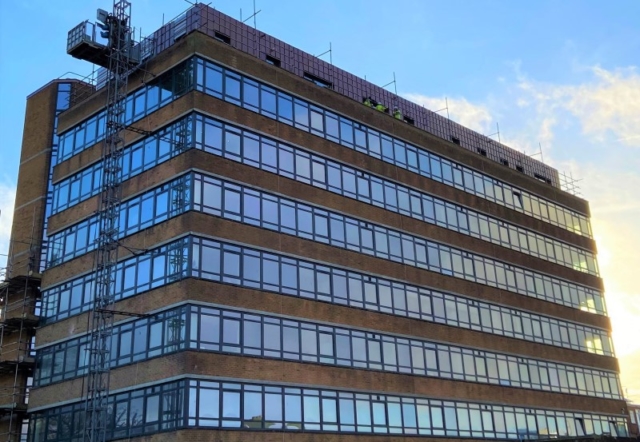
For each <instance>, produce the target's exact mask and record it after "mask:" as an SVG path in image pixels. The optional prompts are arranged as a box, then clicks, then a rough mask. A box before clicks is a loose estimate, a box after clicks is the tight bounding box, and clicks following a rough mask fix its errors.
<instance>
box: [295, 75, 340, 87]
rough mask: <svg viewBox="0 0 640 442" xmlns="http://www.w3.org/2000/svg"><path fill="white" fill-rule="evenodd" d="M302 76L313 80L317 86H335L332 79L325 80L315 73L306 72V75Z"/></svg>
mask: <svg viewBox="0 0 640 442" xmlns="http://www.w3.org/2000/svg"><path fill="white" fill-rule="evenodd" d="M302 78H304V79H305V80H309V81H311V82H312V83H314V84H315V85H316V86H320V87H325V88H327V89H332V88H333V84H332V83H331V82H330V81H327V80H323V79H322V78H320V77H317V76H315V75H313V74H310V73H308V72H305V73H304V75H303V76H302Z"/></svg>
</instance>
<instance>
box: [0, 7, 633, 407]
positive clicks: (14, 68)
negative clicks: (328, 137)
mask: <svg viewBox="0 0 640 442" xmlns="http://www.w3.org/2000/svg"><path fill="white" fill-rule="evenodd" d="M256 1H257V9H259V10H261V12H260V13H259V14H258V16H257V22H258V27H259V28H260V29H261V30H263V31H265V32H267V33H268V34H271V35H274V36H276V37H278V38H280V39H282V40H284V41H286V42H288V43H290V44H293V45H294V46H297V47H299V48H301V49H303V50H305V51H307V52H310V53H313V54H320V53H322V52H325V51H326V50H327V49H328V48H329V42H331V43H332V47H333V62H334V63H335V64H336V65H338V66H339V67H341V68H343V69H346V70H348V71H350V72H353V73H355V74H357V75H359V76H366V77H367V79H368V80H370V81H372V82H374V83H376V84H380V85H382V84H386V83H388V82H390V81H391V80H392V79H393V73H394V72H395V74H396V78H397V88H398V92H399V93H400V94H402V95H405V96H407V97H409V98H410V99H412V100H414V101H416V102H419V103H422V104H424V105H425V106H426V107H427V108H430V109H432V110H436V109H440V108H442V107H444V98H445V97H447V98H448V101H449V111H450V115H451V117H452V118H453V119H455V120H457V121H459V122H461V123H462V124H465V125H467V126H469V127H471V128H473V129H475V130H478V131H480V132H482V133H485V134H489V133H494V132H495V127H496V123H499V124H500V137H501V140H502V141H503V142H505V143H506V144H508V145H510V146H512V147H514V148H516V149H519V150H521V151H525V152H527V153H529V154H534V153H536V152H538V151H539V150H540V147H539V146H541V147H542V155H540V154H537V157H536V158H541V156H542V158H544V161H545V162H547V163H549V164H551V165H552V166H554V167H557V168H558V169H559V170H562V171H565V172H570V173H571V174H572V175H573V176H574V177H576V178H581V181H579V185H580V187H581V192H582V194H583V195H584V197H585V198H587V199H588V200H589V201H590V203H591V210H592V215H593V220H592V224H593V230H594V232H595V235H596V239H597V241H598V248H599V263H600V267H601V270H602V273H603V276H604V278H605V286H606V288H607V299H608V306H609V311H610V315H611V317H612V321H613V324H614V325H613V327H614V342H615V347H616V351H617V354H618V356H619V357H620V363H621V367H622V380H623V385H624V386H625V387H626V388H627V389H628V393H629V396H631V397H632V398H633V399H635V400H636V401H637V402H640V333H639V332H638V331H637V323H638V322H640V286H639V285H638V284H637V277H636V271H637V270H636V269H637V268H640V256H639V255H638V254H637V253H636V251H637V250H640V232H639V229H638V226H640V223H639V222H638V221H637V220H638V219H640V197H638V194H637V189H640V66H639V65H640V59H639V58H638V54H640V22H638V17H640V2H638V1H637V0H617V1H615V2H602V1H596V0H581V1H576V0H563V1H557V0H538V1H535V2H523V1H497V0H466V1H462V0H438V1H435V0H413V1H401V0H398V1H396V2H390V1H388V0H387V1H381V0H366V1H365V0H324V1H313V2H312V1H300V0H295V1H294V0H256ZM211 4H212V6H214V7H216V8H217V9H219V10H221V11H222V12H224V13H227V14H229V15H231V16H233V17H236V18H239V16H240V9H242V11H243V16H244V17H245V18H246V17H248V16H249V15H250V14H251V12H252V9H253V1H252V0H237V1H230V0H225V1H222V0H216V1H213V2H212V3H211ZM98 7H101V8H103V9H110V8H111V4H110V1H109V0H101V1H96V0H84V1H79V0H74V1H71V0H56V1H54V2H52V1H48V0H13V1H3V2H0V55H1V58H0V60H1V61H0V76H1V78H3V82H2V83H0V97H1V99H0V130H1V131H2V134H3V137H2V139H1V140H0V158H1V160H2V165H3V167H2V168H1V169H0V209H1V210H2V215H1V216H0V254H2V253H6V250H7V247H8V243H7V239H8V235H9V230H10V227H9V226H10V215H11V210H12V208H13V195H14V192H15V185H16V180H17V169H18V163H19V154H20V145H21V139H22V125H23V122H24V108H25V97H26V96H27V95H28V94H29V93H31V92H33V91H34V90H36V89H37V88H39V87H40V86H42V85H44V84H46V83H47V82H48V81H49V80H51V79H53V78H57V77H59V76H61V75H63V74H65V73H66V72H69V71H71V72H76V73H79V74H82V75H86V74H88V73H89V72H90V71H91V66H90V65H88V64H87V63H84V62H81V61H78V60H75V59H72V58H71V57H70V56H67V55H66V52H65V45H66V36H67V31H68V30H69V29H71V28H72V27H73V26H75V25H76V24H78V23H79V22H80V21H82V20H84V19H91V20H93V19H94V17H95V10H96V8H98ZM187 7H189V4H188V3H186V2H185V1H182V0H153V1H152V0H133V23H134V25H135V26H136V27H137V28H141V29H142V32H143V34H149V33H151V32H152V31H153V30H155V29H156V28H158V27H159V26H160V25H161V24H162V22H163V14H164V20H165V21H168V20H170V19H171V18H173V17H175V16H177V15H178V14H179V13H180V12H182V11H183V10H185V9H186V8H187ZM324 58H325V59H327V60H328V56H325V57H324ZM2 266H4V259H3V256H1V255H0V267H2Z"/></svg>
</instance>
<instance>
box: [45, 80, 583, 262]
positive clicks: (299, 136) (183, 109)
mask: <svg viewBox="0 0 640 442" xmlns="http://www.w3.org/2000/svg"><path fill="white" fill-rule="evenodd" d="M192 110H199V111H201V112H203V113H205V114H211V115H212V116H213V117H217V115H224V116H225V119H226V120H228V121H230V122H231V123H232V124H237V125H239V126H242V127H247V128H249V129H252V130H255V129H254V128H259V129H260V131H259V132H261V133H263V134H265V135H267V136H272V137H274V138H277V139H280V140H282V141H284V142H288V143H290V144H293V145H297V146H300V147H302V148H304V149H308V150H311V151H315V152H317V153H319V154H321V155H324V156H327V157H330V158H334V159H336V160H338V161H340V162H343V163H347V164H350V165H353V166H354V167H357V168H359V169H364V170H366V171H368V172H371V173H373V174H376V175H380V176H382V177H384V178H388V179H390V180H393V181H397V182H399V183H402V184H405V185H408V186H410V187H414V188H416V189H419V190H422V191H425V192H427V193H430V194H433V195H434V196H437V197H440V198H442V199H445V200H448V201H451V202H453V203H456V204H460V205H462V206H466V207H470V208H473V210H476V211H480V212H483V213H486V214H487V215H490V216H493V217H497V218H499V219H504V220H505V221H507V222H510V223H513V224H516V225H519V226H522V227H524V228H526V229H529V230H533V231H537V232H539V233H541V234H543V235H547V236H551V237H554V238H557V239H559V240H561V241H565V242H567V243H569V244H573V245H576V246H578V247H581V248H585V249H587V250H590V251H592V252H593V253H595V242H594V241H593V240H591V239H589V238H586V237H583V236H580V235H577V234H575V233H572V232H569V231H568V230H565V229H563V228H560V227H557V226H554V225H552V224H549V223H546V222H544V221H541V220H539V219H536V218H533V217H530V216H527V215H525V214H523V213H520V212H517V211H515V210H512V209H509V208H507V207H505V206H502V205H499V204H497V203H494V202H491V201H489V200H487V199H484V198H480V197H478V196H475V195H472V194H470V193H468V192H465V191H462V190H459V189H456V188H454V187H451V186H448V185H446V184H444V183H439V182H437V181H434V180H430V179H428V178H426V177H423V176H421V175H418V174H416V173H413V172H410V171H408V170H405V169H402V168H400V167H397V166H394V165H392V164H390V163H387V162H384V161H382V160H378V159H376V158H373V157H371V156H369V155H366V154H364V153H360V152H357V151H355V150H352V149H348V148H345V147H344V146H341V145H339V144H336V143H333V142H331V141H328V140H325V139H323V138H320V137H317V136H314V135H312V134H309V133H307V132H304V131H301V130H298V129H295V128H293V127H291V126H289V125H287V124H284V123H279V122H277V121H274V120H272V119H270V118H267V117H264V116H262V115H259V114H256V113H255V112H251V111H248V110H246V109H243V108H241V107H238V106H235V105H233V104H230V103H227V102H224V101H222V100H219V99H217V98H215V97H211V96H208V95H205V94H203V93H201V92H197V91H192V92H189V93H187V94H185V95H184V96H182V97H180V98H178V99H177V100H175V101H174V102H172V103H170V104H168V105H167V106H165V107H163V108H161V109H159V110H157V111H155V112H154V113H152V114H151V115H149V116H148V117H146V118H144V119H142V120H141V121H139V122H136V123H135V124H134V126H136V127H140V128H145V130H149V131H153V130H156V129H158V128H161V127H164V126H166V125H167V124H168V123H170V122H171V121H174V120H176V119H177V118H179V117H180V116H182V115H185V114H186V113H188V112H189V111H192ZM141 138H142V137H141V136H140V135H139V134H137V133H132V132H128V133H127V135H126V136H125V140H126V142H127V143H134V142H136V141H138V140H139V139H141ZM101 154H102V142H99V143H97V144H95V145H94V146H92V147H90V148H89V149H86V150H84V151H82V152H80V153H79V154H78V155H75V156H73V157H71V158H70V159H68V160H66V161H64V162H62V163H60V164H58V165H57V166H56V167H55V168H54V180H53V181H54V183H55V182H58V181H59V180H61V179H63V178H65V177H67V176H69V175H72V174H73V173H75V172H78V171H80V170H82V169H84V168H85V167H87V166H88V165H90V164H92V163H94V162H95V161H98V160H99V159H100V156H101ZM62 213H64V212H62ZM56 216H60V214H58V215H56ZM53 218H55V216H54V217H53ZM576 273H580V272H576Z"/></svg>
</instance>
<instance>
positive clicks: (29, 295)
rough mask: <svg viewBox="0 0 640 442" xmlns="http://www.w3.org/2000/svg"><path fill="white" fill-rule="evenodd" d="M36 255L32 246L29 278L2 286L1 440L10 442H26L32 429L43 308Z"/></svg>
mask: <svg viewBox="0 0 640 442" xmlns="http://www.w3.org/2000/svg"><path fill="white" fill-rule="evenodd" d="M36 253H37V251H36V250H34V248H33V247H30V250H29V258H28V260H29V262H28V272H27V273H26V275H18V276H14V277H9V278H7V279H6V280H5V281H4V282H3V283H1V284H0V299H1V300H2V307H0V422H2V424H3V425H2V427H0V428H2V429H3V430H2V431H1V432H0V440H6V441H7V442H17V441H21V440H24V438H25V437H26V434H27V429H28V418H27V405H28V403H29V390H30V388H31V386H32V385H33V370H34V367H35V352H34V344H35V329H36V327H37V326H38V321H39V316H40V305H41V298H40V278H39V277H36V276H34V275H33V270H34V267H35V265H34V264H35V256H36ZM7 273H8V274H10V272H7Z"/></svg>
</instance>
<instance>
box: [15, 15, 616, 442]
mask: <svg viewBox="0 0 640 442" xmlns="http://www.w3.org/2000/svg"><path fill="white" fill-rule="evenodd" d="M151 37H152V38H151V40H150V41H152V42H153V51H152V52H153V55H152V56H151V57H149V58H148V60H146V61H145V63H144V66H143V69H138V70H137V71H135V72H133V73H132V74H131V76H130V78H129V93H128V96H127V100H126V116H125V119H126V124H127V125H128V127H129V130H127V132H126V137H125V147H124V149H123V150H122V159H121V163H120V164H121V175H122V184H121V189H122V202H121V204H120V207H119V214H120V216H119V221H118V226H119V233H118V238H119V241H120V251H119V262H118V265H117V269H116V272H115V274H116V283H115V287H116V289H115V297H116V303H115V305H114V310H116V311H118V312H121V313H122V314H121V315H118V316H116V321H115V324H114V328H113V336H112V339H111V345H110V347H111V348H110V360H111V366H110V395H111V396H110V398H111V399H110V402H109V403H110V405H109V407H108V410H107V414H108V416H109V428H108V430H107V438H108V439H110V440H115V439H123V438H138V437H143V436H147V435H155V436H154V440H186V439H191V440H230V441H231V440H238V441H239V440H261V441H272V440H273V441H275V440H282V438H283V433H285V434H286V437H287V440H292V441H293V440H296V441H297V440H299V441H316V440H345V441H351V440H353V441H355V440H370V439H371V438H372V437H374V436H375V437H377V436H380V435H385V437H386V439H384V440H395V439H396V437H397V439H398V440H400V439H403V440H414V439H415V440H418V438H420V439H423V438H429V437H446V438H452V439H523V438H541V439H546V438H552V437H558V436H582V435H589V434H612V435H615V436H626V435H627V428H628V423H627V419H628V413H627V411H626V409H625V401H624V400H623V397H622V391H621V386H620V381H619V376H618V370H619V369H618V364H617V361H616V359H615V356H614V351H613V346H612V343H611V338H610V321H609V318H608V317H607V315H606V308H605V303H604V298H603V283H602V280H601V278H600V277H599V273H598V268H597V263H596V246H595V242H594V240H593V237H592V234H591V229H590V225H589V207H588V203H587V202H586V201H584V200H583V199H580V198H578V197H575V196H573V195H571V194H569V193H567V192H564V191H563V190H561V189H560V184H559V177H558V173H557V172H556V171H555V170H553V169H552V168H550V167H548V166H545V165H544V164H542V163H540V162H538V161H536V160H533V159H531V158H529V157H526V156H525V155H523V154H521V153H519V152H517V151H515V150H512V149H510V148H508V147H507V146H503V145H501V144H500V143H497V142H495V141H494V140H491V139H490V138H487V137H484V136H482V135H480V134H477V133H475V132H473V131H471V130H469V129H466V128H464V127H462V126H459V125H457V124H455V123H453V122H450V121H448V120H446V119H445V118H443V117H441V116H439V115H438V114H435V113H433V112H430V111H427V110H425V109H423V108H422V107H420V106H418V105H416V104H414V103H411V102H408V101H406V100H404V99H403V98H401V97H398V96H396V95H393V94H391V93H390V92H388V91H386V90H384V89H381V88H379V87H376V86H374V85H372V84H370V83H368V82H366V81H365V80H362V79H359V78H357V77H355V76H354V75H352V74H349V73H347V72H345V71H342V70H340V69H339V68H336V67H335V66H332V65H330V64H328V63H326V62H324V61H322V60H319V59H318V58H315V57H313V56H311V55H309V54H306V53H304V52H302V51H300V50H299V49H296V48H293V47H291V46H289V45H287V44H285V43H283V42H281V41H279V40H277V39H275V38H273V37H271V36H268V35H265V34H264V33H261V32H260V31H256V30H254V29H253V28H250V27H247V26H246V25H244V24H242V23H240V22H238V21H236V20H234V19H232V18H230V17H228V16H225V15H224V14H222V13H220V12H219V11H215V10H214V9H212V8H210V7H208V6H205V5H202V4H198V5H195V6H194V7H193V8H191V9H190V10H189V11H188V12H187V13H186V14H185V15H183V16H181V17H179V18H178V19H177V20H175V21H173V22H170V23H168V24H167V25H164V26H163V27H162V28H161V29H159V30H158V31H157V32H156V33H154V34H153V35H152V36H151ZM105 81H107V80H105ZM101 86H104V85H98V87H97V88H91V87H90V86H88V85H86V84H84V83H82V82H76V81H63V80H58V81H55V82H52V83H51V84H49V85H47V86H46V87H45V88H43V89H42V90H41V91H38V92H37V93H35V94H34V95H32V96H31V97H30V98H29V99H28V102H27V103H28V104H27V119H26V125H25V135H24V137H25V138H24V139H25V143H24V147H23V160H22V162H21V168H20V178H19V186H18V201H17V202H16V217H15V221H14V229H13V237H12V238H13V240H14V242H13V244H23V243H27V241H26V240H25V238H27V237H29V234H28V232H27V231H26V229H27V227H29V228H31V226H36V228H35V229H33V230H34V231H35V234H33V233H30V235H31V236H30V237H31V238H38V240H39V239H40V238H42V240H41V241H40V240H39V242H33V241H32V242H31V243H29V246H28V247H27V246H26V245H25V246H24V247H22V246H21V247H22V248H20V247H18V246H16V247H14V248H13V249H12V252H11V257H10V258H11V259H12V261H13V262H15V263H17V264H16V265H15V266H14V268H13V273H12V275H10V276H11V278H18V277H24V278H26V279H29V278H31V280H35V281H37V284H38V288H37V289H34V291H37V295H34V296H35V297H37V298H38V302H34V303H32V304H33V308H32V311H30V314H32V315H34V316H36V315H37V317H38V318H39V319H38V321H39V322H38V323H37V324H35V323H33V324H32V330H33V331H34V334H35V344H34V346H33V348H31V347H30V348H29V349H28V352H29V354H30V355H31V357H32V358H33V362H32V364H31V365H29V367H28V368H27V367H25V368H24V369H25V370H30V371H28V372H25V373H27V374H28V377H29V379H30V380H29V381H28V382H29V383H30V384H29V385H31V384H32V387H31V388H30V393H29V399H28V407H22V410H23V412H24V413H23V414H22V415H21V416H23V417H24V418H25V419H28V425H26V427H28V428H29V430H28V436H27V439H28V440H29V441H30V442H39V441H44V440H47V441H60V442H62V441H72V440H79V439H80V438H81V437H82V431H83V430H82V429H83V426H84V416H85V402H84V400H83V395H84V394H85V393H84V392H85V391H86V379H87V372H88V370H89V358H88V353H87V348H88V346H89V345H90V343H89V341H90V339H91V336H90V333H89V332H90V329H89V325H88V324H89V321H88V317H89V314H90V312H91V311H92V309H93V297H92V296H93V294H94V292H95V286H96V282H95V279H96V278H95V253H96V241H95V239H96V236H97V232H98V230H99V227H98V223H99V218H98V216H97V214H96V208H97V207H98V204H99V198H100V195H99V193H100V190H101V185H100V183H101V177H102V172H103V169H102V162H101V158H102V157H101V155H102V145H103V143H104V137H105V118H106V117H105V105H106V102H107V98H106V97H107V90H106V89H107V88H106V87H101ZM81 92H82V93H84V95H83V94H82V93H81ZM80 97H81V98H80ZM63 98H64V99H66V101H64V103H61V102H58V101H57V100H59V99H63ZM36 100H44V101H46V103H47V105H46V106H44V105H41V104H38V103H36ZM368 100H369V101H368ZM371 101H373V102H375V103H376V104H381V106H380V107H379V109H382V110H379V109H376V108H375V107H371V106H369V104H370V103H371ZM365 102H366V105H365ZM385 108H386V109H385ZM394 109H398V111H397V112H396V113H395V114H394V113H393V110H394ZM42 121H47V122H48V123H47V124H46V125H45V124H42ZM30 122H33V124H37V126H38V127H34V129H33V130H27V129H28V128H29V124H30ZM29 137H41V140H40V141H38V143H34V142H32V141H30V138H29ZM28 149H39V150H38V152H37V153H38V155H37V156H36V157H37V158H39V160H38V161H39V162H38V163H37V164H36V163H33V160H32V158H33V157H34V152H31V151H29V150H28ZM25 204H27V205H28V204H37V206H36V208H33V207H31V208H29V209H27V205H25ZM34 214H36V215H34ZM34 220H35V221H34ZM34 244H36V246H34ZM38 244H39V245H40V246H38ZM21 256H22V257H24V256H29V257H31V258H30V260H27V261H23V262H26V264H24V265H23V266H22V267H20V265H18V264H19V263H20V262H21V261H20V257H21ZM11 280H12V279H11ZM15 296H17V295H14V297H15ZM30 305H31V304H30ZM36 325H37V328H36ZM25 351H26V350H25ZM17 372H18V369H17V368H16V369H15V373H17ZM24 382H25V384H24V385H25V386H26V382H27V381H26V380H25V381H24ZM14 385H16V384H15V382H14ZM25 391H26V389H25ZM16 419H17V417H16ZM22 423H23V422H21V425H22ZM216 438H217V439H216Z"/></svg>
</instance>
